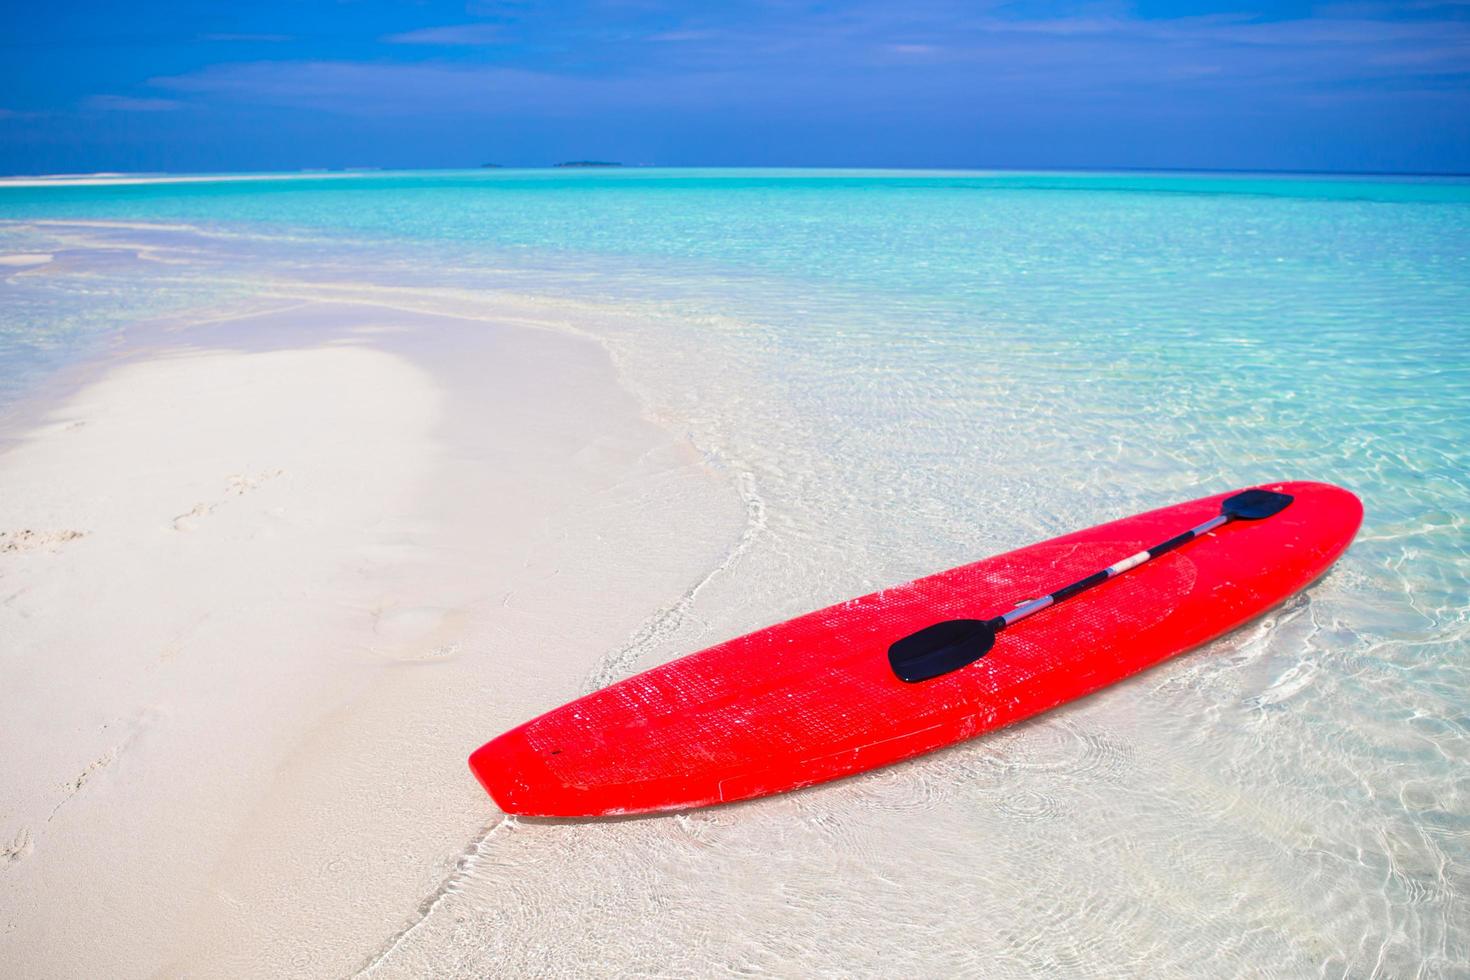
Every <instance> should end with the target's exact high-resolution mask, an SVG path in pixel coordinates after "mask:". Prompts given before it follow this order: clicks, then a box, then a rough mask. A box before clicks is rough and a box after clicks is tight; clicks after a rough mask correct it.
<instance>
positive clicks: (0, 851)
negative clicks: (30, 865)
mask: <svg viewBox="0 0 1470 980" xmlns="http://www.w3.org/2000/svg"><path fill="white" fill-rule="evenodd" d="M32 850H34V845H33V844H32V843H31V832H30V831H29V830H28V829H26V828H25V827H22V828H20V833H18V834H16V835H15V838H14V839H13V840H12V841H11V842H10V843H9V844H5V845H3V846H0V868H5V867H9V866H10V865H12V864H15V863H16V862H18V861H24V860H25V859H26V858H28V857H30V855H31V851H32Z"/></svg>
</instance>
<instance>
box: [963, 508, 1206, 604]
mask: <svg viewBox="0 0 1470 980" xmlns="http://www.w3.org/2000/svg"><path fill="white" fill-rule="evenodd" d="M1230 520H1231V518H1230V515H1229V514H1217V515H1216V516H1214V517H1212V518H1210V519H1209V520H1207V521H1205V522H1204V523H1203V524H1200V525H1198V526H1197V527H1192V528H1190V529H1189V530H1188V531H1185V532H1184V533H1183V534H1176V535H1174V537H1172V538H1170V539H1169V540H1168V541H1165V542H1164V543H1162V544H1156V545H1154V546H1153V547H1152V548H1149V549H1148V550H1147V551H1140V552H1139V553H1138V554H1136V555H1132V556H1130V557H1128V558H1124V559H1123V560H1122V561H1120V562H1117V563H1116V564H1112V565H1109V566H1108V567H1107V568H1104V569H1102V570H1101V571H1098V572H1093V573H1092V574H1091V575H1089V576H1087V577H1086V578H1080V579H1078V580H1077V581H1075V582H1073V583H1072V584H1071V585H1068V586H1064V587H1063V588H1060V589H1057V590H1056V591H1055V592H1053V593H1052V594H1051V595H1044V596H1042V597H1041V598H1040V599H1032V600H1031V601H1030V602H1023V603H1021V604H1020V605H1019V606H1017V607H1016V608H1015V609H1012V610H1011V611H1010V612H1008V613H1006V614H1005V615H1004V616H999V617H997V618H996V619H993V620H991V623H992V624H994V626H995V629H996V630H997V631H1000V630H1003V629H1005V628H1006V627H1007V626H1010V625H1011V624H1013V623H1019V622H1020V621H1021V620H1023V619H1025V618H1026V617H1027V616H1030V615H1032V614H1033V613H1039V612H1041V610H1043V609H1045V608H1046V607H1048V606H1054V605H1056V604H1057V603H1059V602H1062V601H1063V600H1066V599H1070V598H1072V597H1073V596H1075V595H1081V594H1082V593H1083V592H1086V591H1087V590H1088V589H1090V588H1093V587H1094V586H1098V585H1102V584H1103V583H1104V582H1106V581H1107V580H1108V579H1110V578H1116V577H1117V576H1119V575H1122V574H1123V573H1124V572H1127V571H1131V570H1132V569H1135V568H1137V567H1138V566H1139V565H1142V564H1143V563H1144V562H1147V561H1151V560H1153V559H1154V558H1157V557H1159V556H1160V555H1165V554H1168V553H1169V552H1171V551H1173V550H1174V549H1175V548H1177V547H1179V546H1180V545H1182V544H1188V543H1189V542H1190V541H1193V540H1194V539H1195V538H1197V537H1199V536H1200V535H1202V534H1209V533H1210V532H1211V531H1213V530H1215V528H1217V527H1220V526H1221V525H1223V524H1227V523H1229V522H1230Z"/></svg>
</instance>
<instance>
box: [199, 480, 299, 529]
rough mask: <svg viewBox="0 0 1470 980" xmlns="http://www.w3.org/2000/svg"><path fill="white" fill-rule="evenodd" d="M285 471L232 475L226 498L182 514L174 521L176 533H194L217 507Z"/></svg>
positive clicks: (227, 484) (226, 490)
mask: <svg viewBox="0 0 1470 980" xmlns="http://www.w3.org/2000/svg"><path fill="white" fill-rule="evenodd" d="M285 472H286V471H285V470H271V471H270V472H268V473H258V474H256V475H254V476H251V475H250V474H248V473H232V474H230V476H229V478H228V479H227V481H226V483H225V492H224V496H222V497H220V499H219V500H216V501H215V502H214V503H212V504H206V503H198V504H195V505H194V507H193V508H192V509H191V510H189V511H188V512H187V513H183V514H180V515H179V516H178V517H175V518H174V519H173V528H174V530H175V531H193V530H196V529H197V528H198V527H199V521H200V519H201V518H204V517H208V516H209V515H210V514H212V513H214V510H215V508H216V507H219V506H220V505H222V504H224V503H226V502H227V501H228V500H229V499H230V498H231V497H242V496H244V495H245V494H247V493H249V492H250V491H252V490H255V489H257V488H258V487H260V486H262V485H263V484H265V483H267V482H268V481H270V480H274V479H275V478H276V477H278V476H282V475H284V474H285Z"/></svg>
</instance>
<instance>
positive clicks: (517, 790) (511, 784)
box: [470, 728, 553, 816]
mask: <svg viewBox="0 0 1470 980" xmlns="http://www.w3.org/2000/svg"><path fill="white" fill-rule="evenodd" d="M470 772H472V773H474V775H475V778H476V779H478V780H479V781H480V785H481V786H483V787H485V792H487V793H489V794H490V798H491V799H492V800H494V801H495V805H496V806H498V807H500V809H502V810H504V811H505V812H506V813H510V814H515V815H517V816H546V815H547V814H545V813H537V812H535V811H533V810H532V809H530V808H529V807H530V803H531V801H532V800H539V801H540V802H542V803H543V804H544V802H545V799H546V796H545V791H546V789H547V788H548V787H550V786H551V785H552V784H553V780H552V778H551V773H550V772H549V771H548V770H547V769H546V766H545V764H544V763H543V762H542V761H541V760H540V759H539V758H538V757H537V755H536V753H535V752H534V751H532V750H531V747H530V745H528V744H527V743H526V738H525V735H524V734H522V731H521V729H519V728H517V729H514V730H512V731H509V732H506V733H505V734H504V735H501V736H499V737H498V738H494V739H491V740H490V741H489V742H486V743H485V744H484V745H482V746H480V747H479V748H478V749H476V750H475V751H474V752H472V753H470Z"/></svg>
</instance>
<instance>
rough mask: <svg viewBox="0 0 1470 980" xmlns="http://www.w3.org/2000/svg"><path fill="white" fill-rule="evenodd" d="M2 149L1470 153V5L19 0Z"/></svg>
mask: <svg viewBox="0 0 1470 980" xmlns="http://www.w3.org/2000/svg"><path fill="white" fill-rule="evenodd" d="M6 7H7V8H8V9H6V10H5V12H4V20H3V22H4V24H5V27H4V31H3V34H0V171H3V172H8V173H36V172H65V171H96V170H174V171H197V170H204V171H208V170H251V169H293V168H301V167H342V166H383V167H441V166H474V165H477V164H479V163H482V162H486V161H495V162H499V163H503V164H506V165H541V164H546V163H551V162H555V161H557V160H564V159H580V158H595V159H610V160H621V161H625V162H629V163H655V164H668V165H701V164H707V165H796V166H822V165H831V166H903V167H919V166H943V167H952V166H979V167H987V166H992V167H1184V168H1190V167H1201V168H1241V169H1256V168H1259V169H1305V170H1346V171H1458V172H1464V171H1470V0H1404V2H1394V3H1386V2H1377V0H1346V2H1335V3H1325V4H1312V3H1301V2H1292V0H1284V2H1254V3H1252V2H1245V0H1240V2H1237V0H1184V2H1177V3H1176V2H1167V3H1166V2H1161V0H1140V2H1135V3H1126V2H1111V0H1102V2H1084V3H1037V2H1020V3H1007V2H989V0H976V2H969V3H963V2H957V0H956V2H949V0H860V2H854V3H811V2H801V0H737V2H731V3H704V4H700V3H672V2H660V0H554V2H545V3H539V2H535V3H533V2H528V0H523V2H517V0H471V2H470V3H468V4H466V3H464V2H463V0H460V2H453V3H449V2H438V0H424V2H397V3H389V2H379V0H341V2H328V0H257V2H255V3H250V4H234V5H225V4H219V3H209V4H189V3H167V4H166V3H146V2H145V3H122V4H120V3H117V2H115V0H113V2H106V3H104V2H90V0H88V2H77V0H55V2H50V3H41V2H36V0H6Z"/></svg>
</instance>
